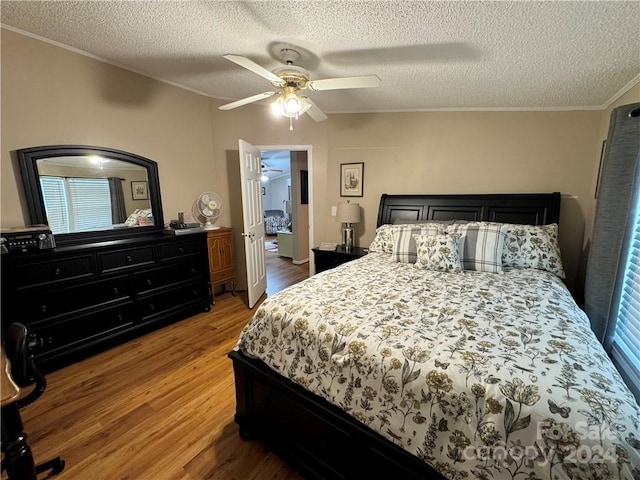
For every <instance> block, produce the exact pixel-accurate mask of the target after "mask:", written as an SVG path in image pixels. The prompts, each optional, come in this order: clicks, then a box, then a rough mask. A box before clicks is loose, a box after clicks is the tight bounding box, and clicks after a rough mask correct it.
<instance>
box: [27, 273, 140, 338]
mask: <svg viewBox="0 0 640 480" xmlns="http://www.w3.org/2000/svg"><path fill="white" fill-rule="evenodd" d="M34 290H35V289H30V290H28V291H24V292H20V293H19V295H18V296H19V298H18V303H19V304H20V305H21V308H20V316H21V317H22V320H21V322H22V323H24V324H26V325H34V326H35V325H36V324H37V323H38V322H39V321H42V320H53V319H55V318H57V317H60V316H64V315H69V314H73V313H77V312H82V311H83V310H86V309H88V308H93V309H94V310H95V309H96V308H99V307H101V306H107V305H108V304H110V303H115V302H122V301H125V300H127V299H129V298H130V291H129V290H130V289H129V282H128V280H127V277H124V276H120V277H115V278H110V279H108V280H101V281H98V282H92V283H87V284H84V285H75V286H69V287H65V288H60V289H55V290H47V291H44V292H41V291H34Z"/></svg>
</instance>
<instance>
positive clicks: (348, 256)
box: [312, 245, 369, 273]
mask: <svg viewBox="0 0 640 480" xmlns="http://www.w3.org/2000/svg"><path fill="white" fill-rule="evenodd" d="M312 250H313V254H314V257H315V264H316V273H320V272H324V271H325V270H330V269H332V268H334V267H337V266H338V265H342V264H343V263H347V262H350V261H351V260H355V259H357V258H360V257H364V256H365V255H366V254H367V253H369V249H368V248H360V247H353V249H351V250H350V251H348V252H347V251H346V250H345V249H344V247H343V246H342V245H338V246H337V247H336V249H335V250H320V249H319V248H318V247H316V248H312Z"/></svg>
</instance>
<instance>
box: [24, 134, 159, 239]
mask: <svg viewBox="0 0 640 480" xmlns="http://www.w3.org/2000/svg"><path fill="white" fill-rule="evenodd" d="M17 154H18V162H19V167H20V173H21V175H22V185H23V187H24V194H25V199H26V202H27V207H28V210H29V221H30V224H31V225H37V224H44V225H47V224H48V221H47V212H46V209H45V205H44V198H43V196H42V190H41V189H40V174H39V172H38V160H40V159H43V158H51V157H69V156H91V155H97V156H101V157H105V158H111V159H114V160H120V161H123V162H129V163H133V164H135V165H139V166H141V167H143V168H145V169H146V170H147V182H148V183H147V184H148V187H149V201H150V203H151V211H152V212H153V219H154V223H155V225H150V226H139V227H135V228H122V229H120V228H118V229H109V230H91V231H86V232H76V233H60V234H55V240H56V244H58V245H67V244H79V243H90V242H100V241H109V240H119V239H124V238H131V237H136V236H138V235H145V234H149V233H160V232H161V231H162V229H163V228H164V218H163V215H162V199H161V197H160V179H159V177H158V164H157V163H156V162H154V161H153V160H149V159H148V158H145V157H141V156H140V155H136V154H133V153H129V152H125V151H122V150H116V149H113V148H107V147H97V146H91V145H45V146H40V147H31V148H23V149H20V150H17Z"/></svg>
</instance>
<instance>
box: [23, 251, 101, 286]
mask: <svg viewBox="0 0 640 480" xmlns="http://www.w3.org/2000/svg"><path fill="white" fill-rule="evenodd" d="M92 275H93V272H92V269H91V255H83V256H78V257H73V258H60V259H56V260H53V261H48V262H47V261H45V262H39V263H27V264H24V265H21V266H19V267H17V268H14V269H12V278H11V281H12V282H15V288H25V287H32V286H35V285H42V284H44V283H50V282H58V281H62V280H72V279H75V278H82V277H90V276H92Z"/></svg>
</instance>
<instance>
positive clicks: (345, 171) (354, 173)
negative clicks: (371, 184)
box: [340, 162, 364, 197]
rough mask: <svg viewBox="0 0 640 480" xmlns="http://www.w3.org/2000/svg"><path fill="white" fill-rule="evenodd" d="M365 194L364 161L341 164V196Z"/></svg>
mask: <svg viewBox="0 0 640 480" xmlns="http://www.w3.org/2000/svg"><path fill="white" fill-rule="evenodd" d="M363 195H364V162H356V163H341V164H340V196H341V197H362V196H363Z"/></svg>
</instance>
